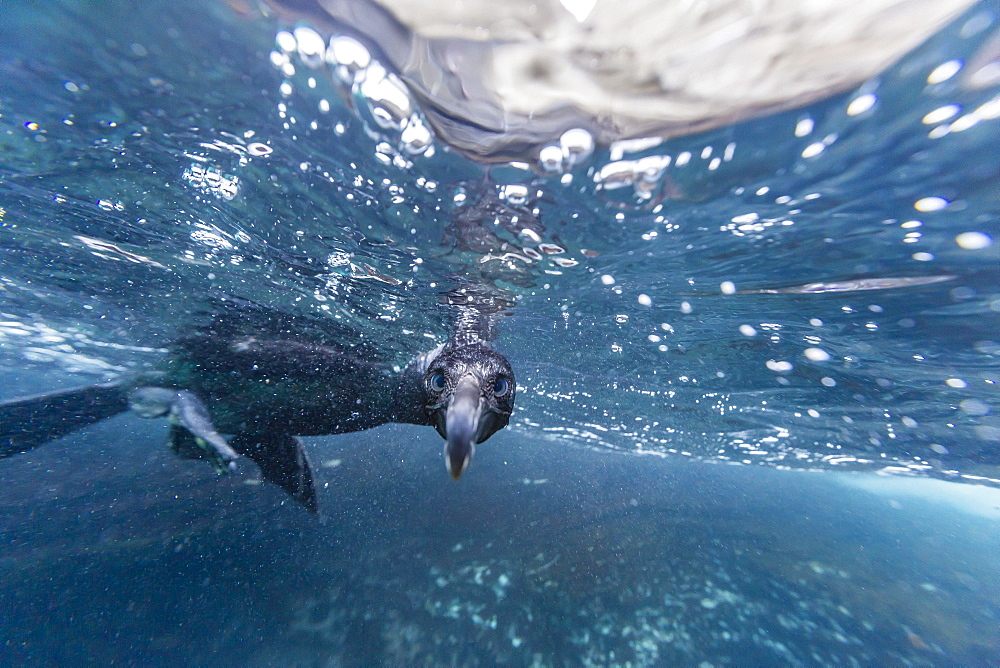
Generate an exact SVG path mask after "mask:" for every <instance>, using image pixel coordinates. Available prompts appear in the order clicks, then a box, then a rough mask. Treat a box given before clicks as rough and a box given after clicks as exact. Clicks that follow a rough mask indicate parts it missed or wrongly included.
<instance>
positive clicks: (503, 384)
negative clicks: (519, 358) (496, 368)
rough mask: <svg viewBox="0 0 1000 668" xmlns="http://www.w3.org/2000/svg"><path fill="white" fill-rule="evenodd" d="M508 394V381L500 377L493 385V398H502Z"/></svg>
mask: <svg viewBox="0 0 1000 668" xmlns="http://www.w3.org/2000/svg"><path fill="white" fill-rule="evenodd" d="M508 392H510V381H509V380H507V379H506V378H503V377H502V376H501V377H500V378H497V380H496V382H495V383H493V396H494V397H498V398H499V397H502V396H505V395H506V394H507V393H508Z"/></svg>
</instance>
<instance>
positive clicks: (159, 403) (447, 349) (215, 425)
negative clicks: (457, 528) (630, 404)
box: [0, 302, 516, 512]
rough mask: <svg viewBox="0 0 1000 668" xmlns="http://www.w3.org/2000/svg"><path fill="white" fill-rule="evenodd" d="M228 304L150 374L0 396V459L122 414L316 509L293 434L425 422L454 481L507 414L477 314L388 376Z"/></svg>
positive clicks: (186, 451) (344, 347)
mask: <svg viewBox="0 0 1000 668" xmlns="http://www.w3.org/2000/svg"><path fill="white" fill-rule="evenodd" d="M232 303H234V302H230V307H231V305H232ZM240 309H241V310H242V311H243V312H237V313H230V314H228V315H226V316H222V317H215V318H214V319H213V322H212V323H211V324H210V325H209V326H207V327H202V328H201V329H198V330H195V332H194V333H193V334H191V335H187V336H184V337H182V338H180V339H179V340H178V342H177V343H176V344H175V345H174V346H173V347H172V349H171V354H170V355H169V356H168V357H167V358H166V359H165V361H164V364H163V365H162V367H161V368H160V369H158V370H157V371H155V372H152V373H147V374H144V375H142V376H140V377H139V378H137V379H133V380H119V381H115V382H111V383H105V384H99V385H92V386H87V387H78V388H73V389H69V390H63V391H59V392H53V393H48V394H43V395H37V396H32V397H23V398H18V399H13V400H8V401H4V402H0V457H6V456H10V455H13V454H16V453H19V452H24V451H26V450H30V449H32V448H35V447H37V446H39V445H42V444H44V443H47V442H48V441H51V440H54V439H56V438H59V437H60V436H64V435H66V434H68V433H70V432H72V431H75V430H77V429H81V428H83V427H85V426H87V425H90V424H92V423H95V422H97V421H100V420H103V419H106V418H109V417H111V416H114V415H117V414H118V413H121V412H124V411H126V410H128V409H131V410H132V411H133V412H135V413H137V414H138V415H140V416H141V417H148V418H157V417H165V418H168V419H169V420H170V423H171V425H170V432H169V437H168V445H169V446H170V448H171V449H172V450H173V451H174V452H175V453H176V454H178V455H179V456H181V457H187V458H197V459H206V460H208V461H209V462H210V463H211V464H212V465H213V466H214V467H215V468H216V469H217V470H219V471H227V470H231V469H234V468H235V463H234V462H235V460H236V459H237V458H238V457H239V455H245V456H247V457H249V458H250V459H252V460H253V461H254V462H255V463H256V464H257V465H258V466H259V467H260V470H261V472H262V474H263V476H264V478H265V479H266V480H268V481H270V482H272V483H274V484H276V485H279V486H281V487H282V488H284V489H285V490H286V491H287V492H288V493H289V494H291V496H292V497H294V498H295V499H296V500H297V501H299V502H300V503H302V504H303V505H304V506H305V507H306V508H308V509H309V510H310V511H311V512H316V511H317V500H316V492H315V486H314V484H313V476H312V470H311V467H310V464H309V459H308V457H307V456H306V453H305V450H304V449H303V447H302V444H301V442H300V440H299V438H298V437H299V436H321V435H326V434H340V433H345V432H352V431H360V430H362V429H369V428H371V427H377V426H379V425H382V424H386V423H388V422H396V423H407V424H418V425H429V426H433V427H434V428H435V429H436V430H437V431H438V433H440V434H441V436H442V437H443V438H444V439H445V446H444V451H445V464H446V466H447V468H448V471H449V473H450V474H451V476H452V478H455V479H457V478H458V477H459V476H461V475H462V473H463V472H464V471H465V469H466V468H467V467H468V465H469V462H470V460H471V458H472V455H473V451H474V449H475V444H477V443H482V442H483V441H485V440H486V439H488V438H489V437H490V436H492V435H493V434H494V433H496V432H497V431H498V430H500V429H503V428H504V427H506V426H507V422H508V420H509V419H510V414H511V411H512V410H513V406H514V395H515V393H516V385H515V381H514V372H513V369H511V366H510V364H509V363H508V361H507V359H506V358H505V357H504V356H503V355H500V354H499V353H497V352H495V351H494V350H493V349H492V348H491V347H490V345H489V342H488V341H489V338H490V337H489V335H488V332H486V331H485V330H484V323H488V318H485V317H484V316H483V315H482V314H479V315H478V316H477V315H473V316H469V315H468V313H466V314H465V315H464V316H463V315H461V313H460V316H459V317H458V318H456V324H455V327H454V329H453V331H452V334H451V336H450V337H449V339H448V340H447V341H446V342H445V343H443V344H441V345H438V346H437V347H435V348H434V349H432V350H429V351H427V352H424V353H421V354H419V355H417V356H416V357H415V358H413V360H412V361H410V363H409V364H408V365H406V367H405V368H403V369H402V370H401V371H394V370H393V367H392V366H391V365H389V364H388V363H386V362H385V361H384V360H381V359H380V358H379V355H378V351H376V350H373V349H372V348H371V347H370V346H367V345H364V344H361V345H359V344H356V343H350V344H348V343H344V342H343V341H338V340H336V338H335V337H334V338H331V337H326V339H325V340H323V339H322V337H320V339H321V341H320V342H318V343H317V342H315V340H314V339H310V337H309V336H308V335H305V336H304V335H303V334H302V332H301V329H300V328H296V327H295V326H294V323H293V324H292V325H291V326H290V325H289V321H288V320H287V318H286V317H285V316H275V314H273V313H271V314H269V315H267V316H266V319H269V323H270V324H269V326H266V327H263V328H260V327H256V326H254V325H253V324H251V325H250V327H248V320H247V319H246V318H245V317H244V316H245V315H246V311H247V310H248V309H249V310H250V311H256V315H257V316H258V321H259V316H260V311H261V307H259V306H256V305H251V304H249V303H247V302H243V303H241V304H240ZM230 311H232V308H230ZM282 318H285V320H283V321H282ZM251 321H252V318H251ZM248 329H250V330H251V331H253V332H254V334H252V335H248V334H247V333H246V332H247V330H248ZM485 329H489V325H488V324H487V325H485ZM262 330H263V331H262ZM221 434H232V435H233V436H232V438H229V439H228V440H227V439H226V438H224V437H223V436H222V435H221Z"/></svg>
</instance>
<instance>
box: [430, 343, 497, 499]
mask: <svg viewBox="0 0 1000 668" xmlns="http://www.w3.org/2000/svg"><path fill="white" fill-rule="evenodd" d="M424 386H425V387H426V388H427V393H428V396H429V402H428V405H427V409H428V411H429V413H430V416H431V422H432V424H433V425H434V427H435V429H437V430H438V433H439V434H441V436H442V437H443V438H444V439H445V446H444V456H445V464H446V465H447V466H448V472H449V473H451V477H452V478H454V479H456V480H457V479H458V477H459V476H461V475H462V473H463V472H464V471H465V469H466V468H467V467H468V466H469V462H470V461H471V460H472V453H473V452H474V451H475V444H476V443H482V442H483V441H485V440H486V439H488V438H489V437H490V436H492V435H493V434H494V433H496V432H497V431H499V430H501V429H503V428H504V427H506V426H507V422H508V421H509V420H510V413H511V411H512V410H513V409H514V394H515V392H516V389H517V386H516V384H515V382H514V370H513V369H511V367H510V363H509V362H508V361H507V358H505V357H504V356H503V355H501V354H499V353H497V352H494V351H493V350H492V349H490V348H489V347H488V346H486V345H484V344H482V343H473V344H470V345H467V346H462V347H459V348H452V349H450V350H445V351H444V352H442V353H441V354H440V355H438V356H437V357H436V358H435V359H434V361H433V362H431V364H430V365H429V366H428V368H427V372H426V373H425V374H424Z"/></svg>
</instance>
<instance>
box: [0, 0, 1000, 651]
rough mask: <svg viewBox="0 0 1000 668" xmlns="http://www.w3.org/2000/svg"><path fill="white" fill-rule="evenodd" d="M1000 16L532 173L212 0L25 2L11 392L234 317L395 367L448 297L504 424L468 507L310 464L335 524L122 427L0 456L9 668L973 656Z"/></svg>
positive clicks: (10, 136) (982, 520) (5, 132)
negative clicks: (474, 151)
mask: <svg viewBox="0 0 1000 668" xmlns="http://www.w3.org/2000/svg"><path fill="white" fill-rule="evenodd" d="M998 15H1000V11H998V9H997V7H996V4H995V3H982V4H981V5H978V6H976V7H975V8H973V9H972V10H970V12H969V13H967V14H966V15H965V16H963V17H961V18H959V19H958V20H957V21H956V22H955V23H954V24H953V25H952V26H950V27H948V28H946V29H945V30H944V31H943V32H942V33H941V34H939V35H938V36H936V37H934V38H933V39H932V40H930V41H929V42H928V43H927V44H925V45H923V46H922V47H920V48H919V49H918V50H917V51H915V52H914V53H912V54H910V55H908V56H906V57H905V58H904V59H903V60H902V61H901V62H899V63H897V64H895V65H894V66H892V67H890V68H889V69H888V70H887V71H886V72H885V73H883V74H882V75H881V76H879V77H877V78H876V79H874V80H872V81H869V82H867V83H865V84H864V85H863V86H861V87H860V88H859V89H858V90H855V91H850V92H848V93H845V94H843V95H840V96H837V97H835V98H832V99H829V100H826V101H824V102H821V103H818V104H816V105H813V106H810V107H808V108H805V109H799V110H794V111H790V112H784V113H782V114H778V115H775V116H771V117H766V118H762V119H755V120H749V121H745V122H743V123H741V124H738V125H734V126H730V127H726V128H722V129H720V130H716V131H712V132H710V133H706V134H701V135H697V136H691V137H686V138H678V139H674V140H671V141H668V142H666V143H663V144H660V145H657V146H653V147H649V148H645V149H643V150H641V151H635V152H632V153H630V154H626V155H624V156H618V155H612V152H611V151H610V150H609V149H607V148H604V149H601V148H599V149H598V150H597V151H596V152H595V154H594V155H593V156H592V157H590V158H588V159H587V160H585V161H584V162H582V163H581V164H579V165H578V166H576V167H574V168H573V169H571V170H569V171H568V172H567V174H565V175H564V174H555V175H548V176H546V175H544V174H543V173H542V172H540V171H537V170H532V169H531V168H530V166H527V167H526V166H518V165H493V166H489V167H486V166H483V165H479V164H476V163H474V162H471V161H469V160H467V159H465V158H463V157H461V156H458V155H456V154H454V153H453V152H450V151H448V150H447V149H446V147H445V146H444V144H443V142H441V141H440V140H437V141H435V143H434V145H433V149H434V150H433V151H428V152H424V153H422V154H410V153H407V152H405V151H401V150H400V149H399V145H398V143H396V142H395V139H394V138H393V135H392V134H391V132H388V131H387V130H385V129H384V128H381V127H380V126H378V125H377V124H374V123H373V122H372V120H371V119H370V118H367V117H366V116H365V114H364V113H359V112H358V111H357V110H356V109H355V108H352V107H351V106H348V105H347V104H346V103H345V102H344V101H343V99H342V98H341V96H340V91H339V89H338V85H337V84H336V83H335V81H334V80H332V79H331V78H329V77H328V76H325V75H324V74H323V72H321V71H319V70H312V69H309V68H306V67H303V66H302V63H301V62H300V61H299V60H296V59H297V58H299V56H298V55H296V54H285V55H284V56H282V52H280V50H276V49H277V47H276V46H275V35H276V33H278V31H280V30H282V29H283V28H287V27H289V26H284V25H279V24H277V23H275V22H272V21H268V20H265V19H259V18H257V19H253V18H245V17H242V16H240V15H238V14H236V13H235V12H233V11H231V10H230V9H228V8H227V7H226V6H224V5H218V6H217V5H215V4H203V3H189V4H185V3H169V4H158V3H144V4H143V5H142V6H141V7H132V6H116V5H114V4H112V3H57V4H50V5H46V6H45V7H44V8H38V7H36V6H34V5H32V4H29V3H21V4H16V3H11V4H9V5H8V6H6V7H5V8H4V20H3V21H2V22H0V72H2V76H0V244H2V246H0V247H2V252H3V255H2V258H3V261H2V269H0V314H2V317H0V321H2V322H0V341H2V348H0V378H2V379H3V381H4V383H3V385H2V393H3V394H2V395H0V397H2V398H9V397H14V396H19V395H23V394H29V393H32V392H41V391H47V390H53V389H58V388H61V387H68V386H71V385H76V384H81V383H86V382H95V381H98V380H104V379H107V378H109V377H113V376H116V375H118V374H123V373H124V374H128V373H131V372H132V371H134V370H137V369H141V368H143V367H144V366H145V365H149V364H154V363H155V362H156V360H158V359H160V358H161V357H162V356H163V354H164V349H165V347H166V346H167V345H168V344H169V343H170V341H171V340H172V339H173V338H174V337H175V336H176V335H177V332H178V329H179V327H181V326H183V325H184V324H185V323H188V322H190V321H192V320H194V319H196V318H197V317H198V314H199V313H201V312H202V311H203V310H204V309H205V308H208V307H209V306H210V305H211V304H212V303H213V300H214V299H216V298H217V297H218V296H219V295H222V294H229V295H235V296H238V297H241V298H244V299H250V300H253V301H256V302H258V303H261V304H265V305H267V306H268V307H270V308H273V309H276V310H279V311H283V312H285V313H289V314H292V315H295V316H297V317H301V318H310V319H311V320H310V322H319V323H322V322H323V321H325V320H328V321H329V322H336V323H338V324H340V325H345V324H346V325H348V326H350V327H352V328H354V329H356V330H357V331H358V332H360V333H361V334H363V335H364V336H365V337H367V338H368V339H369V340H370V341H374V342H377V345H378V346H379V348H380V349H381V350H382V351H384V352H385V354H386V355H388V356H390V357H391V358H393V359H394V360H396V362H397V363H399V364H405V363H406V361H407V360H408V359H409V358H410V357H411V356H413V355H414V354H416V353H419V352H422V351H425V350H427V349H429V348H431V347H433V346H434V345H435V344H436V343H438V342H440V341H443V340H444V339H445V337H447V335H448V331H449V327H450V322H451V319H452V318H453V317H454V306H453V305H449V304H447V303H446V302H447V301H448V300H447V298H445V297H446V295H448V294H449V293H450V292H452V291H454V290H455V289H457V288H460V287H463V286H468V285H489V286H490V287H491V289H492V290H495V291H496V292H495V294H496V295H501V296H502V298H503V299H504V300H505V301H509V302H511V303H513V305H512V306H510V307H509V308H508V309H506V310H505V312H504V313H502V314H501V315H498V316H497V318H496V320H497V329H498V337H497V341H496V347H497V348H498V349H499V350H502V351H503V352H504V353H505V354H506V355H507V357H508V358H509V359H510V361H511V363H512V365H513V366H514V368H515V371H516V373H517V380H518V386H519V396H518V400H517V408H516V410H515V412H514V414H513V416H512V418H511V424H510V427H509V428H507V429H506V430H504V431H503V432H500V433H499V434H497V435H496V436H494V437H493V438H492V439H490V441H488V442H487V443H485V444H483V445H482V446H480V447H479V449H478V452H477V455H476V459H475V461H474V462H473V464H472V466H471V468H470V470H469V471H468V473H467V474H466V475H465V476H464V477H463V478H462V480H461V481H459V482H458V483H452V482H451V481H450V480H448V478H447V473H446V472H445V470H444V467H443V465H442V461H441V455H440V449H441V440H440V438H439V437H438V436H437V435H436V434H435V433H434V432H433V431H432V430H429V429H426V428H415V427H399V426H388V427H383V428H379V429H376V430H373V431H371V432H364V433H361V434H348V435H343V436H336V437H324V438H315V439H308V440H307V442H306V445H307V449H308V450H309V452H310V455H311V456H312V458H313V461H314V462H316V463H319V464H320V466H319V467H318V468H319V471H318V473H317V478H318V482H319V487H320V488H321V494H320V503H321V506H322V508H323V509H324V518H323V521H322V522H320V521H317V520H316V519H314V518H313V517H311V516H309V515H308V514H307V513H306V512H305V511H304V510H302V509H301V508H299V507H297V506H295V505H294V504H293V503H291V502H286V499H285V497H284V496H283V495H282V494H281V493H280V491H278V490H275V489H273V488H271V487H270V486H268V485H266V484H261V483H260V481H259V480H258V479H257V476H256V475H255V470H254V468H253V466H252V465H250V464H247V465H245V466H244V467H243V468H242V469H241V472H240V473H239V474H238V475H236V476H227V477H221V478H220V477H218V476H215V475H214V474H213V473H212V472H211V470H210V469H209V467H207V466H205V465H204V464H201V463H198V462H185V461H180V460H177V459H175V458H173V457H171V456H170V455H169V453H168V452H167V450H166V448H165V447H164V445H163V443H164V440H165V436H166V425H165V424H163V423H161V422H154V421H144V420H139V419H137V418H135V417H133V416H122V417H120V418H115V419H114V420H111V421H108V422H105V423H103V424H100V425H97V426H95V427H92V428H89V429H87V430H84V431H82V432H78V433H76V434H74V435H71V436H69V437H67V438H65V439H62V440H60V441H58V442H55V443H52V444H50V445H48V446H46V447H44V448H40V449H38V450H34V451H32V452H30V453H26V454H23V455H18V456H15V457H11V458H9V459H4V460H3V461H0V478H2V481H3V485H2V488H0V505H2V506H3V517H4V518H5V519H4V521H3V522H0V535H2V540H3V544H4V545H5V547H6V549H5V550H4V554H3V557H2V558H0V564H2V566H0V567H2V569H3V573H4V576H3V578H2V579H0V581H2V584H0V627H2V628H3V629H4V641H5V642H4V643H3V644H2V645H0V661H2V662H4V663H9V664H25V663H33V664H48V663H52V664H75V663H88V662H102V663H103V662H109V663H110V662H111V661H115V662H119V663H140V664H141V663H149V662H152V661H157V662H160V663H177V664H190V663H247V664H261V665H262V664H275V663H279V664H289V665H341V664H345V665H358V664H378V663H384V664H390V665H412V664H433V665H439V664H459V665H474V664H483V665H491V664H495V663H498V662H499V663H508V664H514V665H530V664H532V663H535V664H538V665H580V664H582V663H589V664H591V665H611V664H619V665H626V664H628V663H629V662H631V665H706V664H711V665H768V664H775V663H779V664H791V665H815V664H829V665H851V664H853V665H988V664H990V663H995V662H996V661H997V660H998V658H1000V632H998V618H1000V588H998V584H997V583H998V582H1000V564H998V561H997V558H996V554H997V547H998V546H1000V493H998V492H997V491H996V488H997V486H998V480H1000V475H998V464H1000V457H998V452H1000V450H998V448H1000V422H997V400H996V396H997V395H996V383H997V381H998V380H1000V364H998V355H1000V344H998V343H997V342H998V341H1000V338H998V337H1000V334H998V332H1000V328H998V313H1000V296H998V293H997V288H996V286H997V284H998V282H997V278H998V276H997V274H998V271H997V270H998V267H1000V264H998V262H997V260H998V255H997V253H998V251H997V249H998V245H997V242H996V240H997V235H998V231H997V220H998V212H997V201H998V199H997V195H998V191H997V184H998V181H997V175H998V174H1000V164H998V163H1000V151H998V150H997V147H998V143H997V140H998V124H997V118H998V117H1000V102H998V98H997V95H998V86H997V85H996V83H995V82H993V83H991V80H989V79H988V77H986V75H983V74H981V72H983V71H986V72H987V74H988V72H989V65H988V64H987V63H988V62H989V59H990V58H994V57H995V51H996V48H995V47H993V46H990V45H991V44H995V41H996V39H997V37H996V35H997V32H996V31H997V20H998ZM274 53H277V54H278V56H280V57H278V58H277V59H276V58H275V57H274V55H273V54H274ZM282 58H287V62H289V63H292V64H293V65H295V67H293V68H292V69H294V70H295V71H294V73H292V74H289V72H288V71H282V67H281V63H282V62H285V61H284V60H282ZM276 63H277V64H276ZM977 68H978V69H977ZM949 72H951V76H945V75H947V74H948V73H949ZM942 77H944V78H942ZM310 81H312V84H311V83H310ZM984 81H985V82H986V83H983V82H984ZM351 102H352V103H353V104H354V106H356V107H358V108H361V107H363V104H360V103H359V100H358V99H356V98H352V100H351ZM362 102H363V101H362ZM428 153H430V155H429V154H428ZM682 156H683V157H682ZM667 157H669V158H670V162H669V165H667V166H665V167H664V168H663V169H662V172H660V173H658V174H657V175H656V178H649V179H648V182H641V183H640V182H639V180H637V179H633V180H632V181H628V182H627V183H626V184H625V185H623V186H622V187H618V188H612V187H611V186H612V185H613V181H612V180H611V179H609V178H603V179H602V176H601V175H605V176H606V175H608V174H611V173H613V172H615V171H616V170H617V172H618V173H624V172H627V171H628V165H627V164H626V163H628V162H629V161H636V160H640V159H642V158H650V159H654V161H655V162H656V164H658V165H661V166H662V165H664V164H665V163H666V160H665V159H666V158H667ZM615 163H617V167H616V166H615ZM644 164H649V163H648V162H647V163H644ZM609 165H610V166H609ZM626 181H627V179H626ZM637 183H638V184H639V185H640V186H641V187H636V184H637ZM515 216H516V217H517V221H514V220H513V218H514V217H515ZM494 220H498V221H499V222H497V223H494V222H493V221H494ZM463 221H464V222H463ZM470 221H471V222H470ZM490 235H492V237H490ZM484 237H490V238H494V237H495V238H498V239H499V240H501V241H505V242H507V244H508V246H507V248H505V249H504V250H503V252H498V251H496V249H495V248H492V249H491V250H484V248H483V247H482V246H478V245H477V244H476V243H475V240H476V239H482V238H484ZM550 251H560V252H550ZM318 326H321V325H318Z"/></svg>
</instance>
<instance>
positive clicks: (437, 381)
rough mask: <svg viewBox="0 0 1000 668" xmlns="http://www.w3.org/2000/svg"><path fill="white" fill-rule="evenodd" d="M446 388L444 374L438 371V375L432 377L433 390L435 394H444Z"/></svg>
mask: <svg viewBox="0 0 1000 668" xmlns="http://www.w3.org/2000/svg"><path fill="white" fill-rule="evenodd" d="M444 388H445V382H444V374H443V373H441V372H440V371H438V372H437V373H436V374H434V375H433V376H431V389H432V390H434V391H435V392H444Z"/></svg>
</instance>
